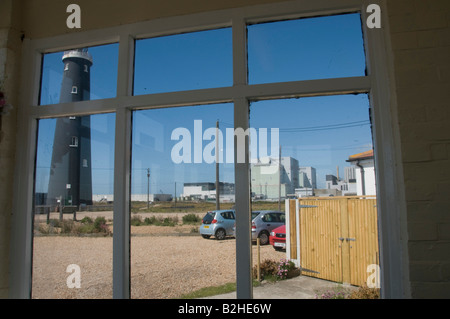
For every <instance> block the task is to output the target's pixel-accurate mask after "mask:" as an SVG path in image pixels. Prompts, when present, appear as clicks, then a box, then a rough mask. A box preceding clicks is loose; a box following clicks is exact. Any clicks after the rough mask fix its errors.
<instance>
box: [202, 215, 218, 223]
mask: <svg viewBox="0 0 450 319" xmlns="http://www.w3.org/2000/svg"><path fill="white" fill-rule="evenodd" d="M215 215H216V214H215V213H214V212H207V213H206V215H205V216H204V217H203V219H202V223H203V224H211V222H212V221H213V219H214V216H215Z"/></svg>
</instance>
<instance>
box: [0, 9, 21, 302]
mask: <svg viewBox="0 0 450 319" xmlns="http://www.w3.org/2000/svg"><path fill="white" fill-rule="evenodd" d="M18 4H19V2H18V1H13V0H2V1H1V2H0V91H1V92H3V94H4V95H5V97H6V101H7V104H9V105H12V106H13V109H11V110H10V111H9V113H8V114H3V115H1V116H0V117H1V119H0V121H1V130H0V168H1V169H0V298H5V297H7V296H8V287H9V252H10V234H11V231H10V230H11V214H12V197H13V183H14V175H13V172H14V160H15V151H16V144H15V143H16V138H15V137H16V131H17V116H16V114H17V108H18V90H19V85H18V84H19V74H20V56H21V54H20V52H21V40H20V37H21V35H20V13H19V5H18Z"/></svg>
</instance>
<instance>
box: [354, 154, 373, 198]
mask: <svg viewBox="0 0 450 319" xmlns="http://www.w3.org/2000/svg"><path fill="white" fill-rule="evenodd" d="M347 162H349V163H351V164H352V165H353V166H354V167H355V177H356V193H357V195H376V186H375V185H376V183H375V169H374V164H375V163H374V157H373V150H370V151H366V152H363V153H358V154H355V155H351V156H350V157H349V158H348V160H347Z"/></svg>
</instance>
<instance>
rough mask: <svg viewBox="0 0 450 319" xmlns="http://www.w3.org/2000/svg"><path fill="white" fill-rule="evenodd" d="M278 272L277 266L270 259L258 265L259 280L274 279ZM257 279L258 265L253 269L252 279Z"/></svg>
mask: <svg viewBox="0 0 450 319" xmlns="http://www.w3.org/2000/svg"><path fill="white" fill-rule="evenodd" d="M277 272H278V264H277V262H276V261H274V260H271V259H265V260H263V262H262V263H260V265H259V274H260V277H261V279H268V278H274V277H275V278H276V276H277ZM257 277H258V265H255V266H254V267H253V278H257Z"/></svg>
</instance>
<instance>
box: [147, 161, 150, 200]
mask: <svg viewBox="0 0 450 319" xmlns="http://www.w3.org/2000/svg"><path fill="white" fill-rule="evenodd" d="M149 208H150V168H147V209H149Z"/></svg>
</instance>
